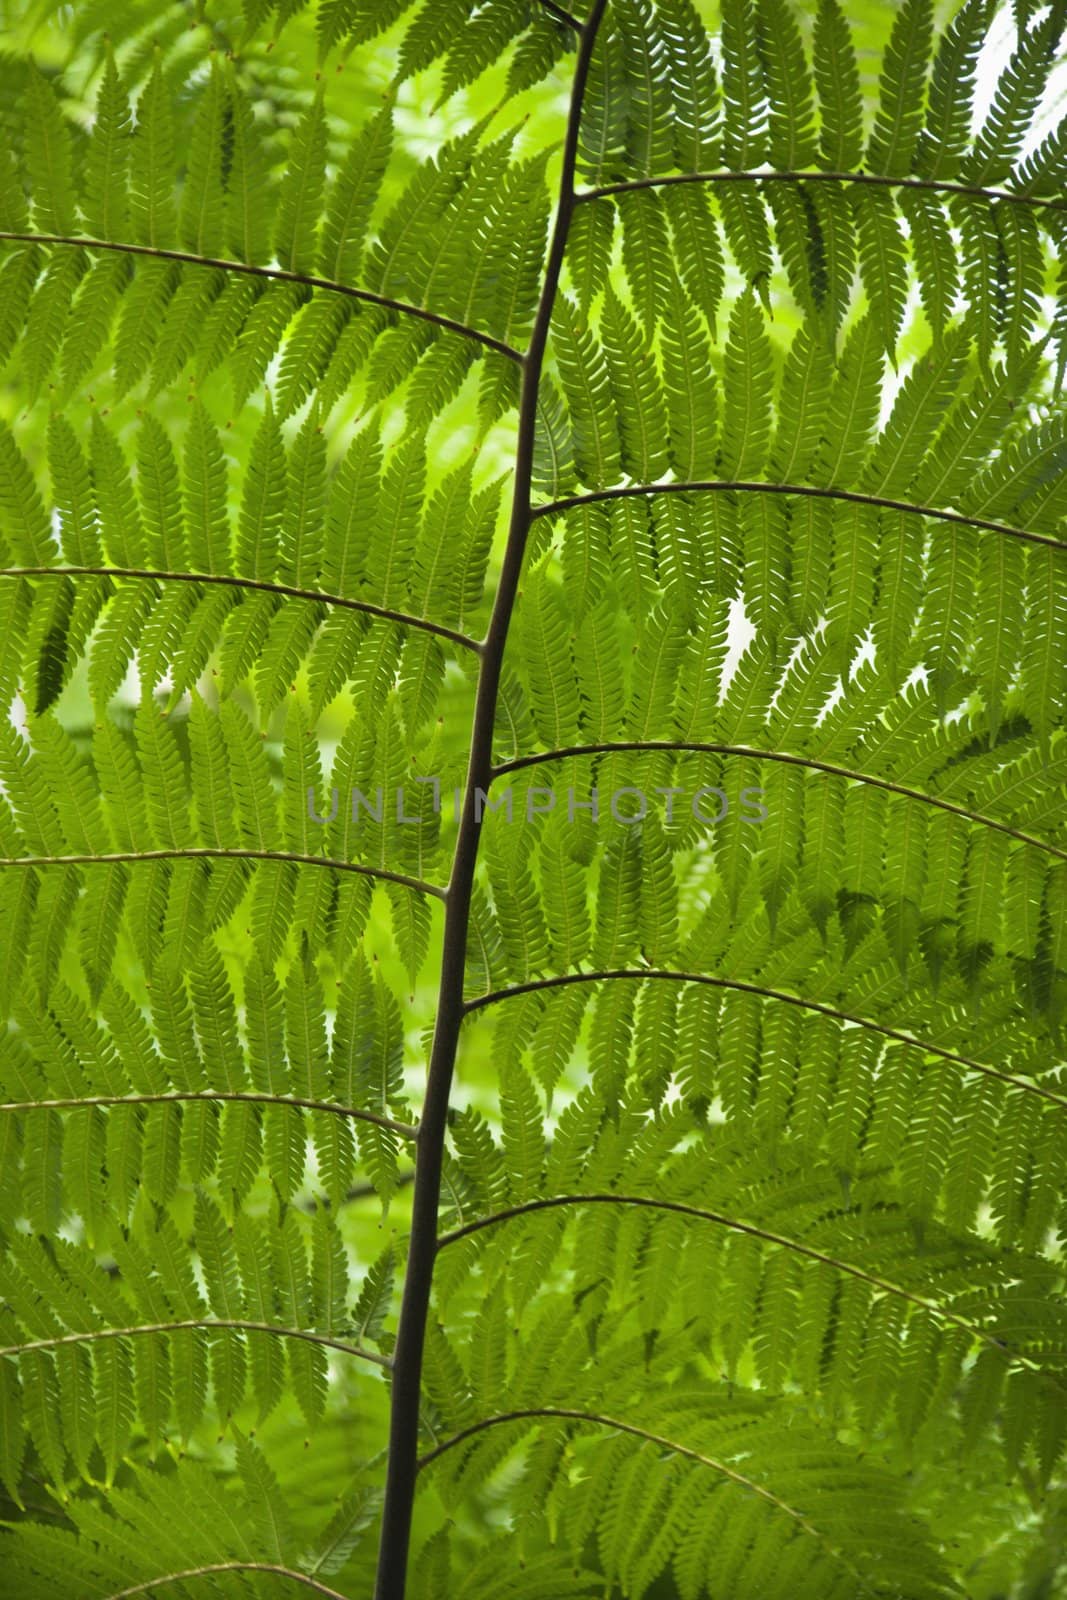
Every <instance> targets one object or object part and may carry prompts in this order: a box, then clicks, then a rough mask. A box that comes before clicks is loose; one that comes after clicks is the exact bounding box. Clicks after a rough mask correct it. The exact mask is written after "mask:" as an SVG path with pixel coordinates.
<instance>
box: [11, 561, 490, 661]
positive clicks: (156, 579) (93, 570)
mask: <svg viewBox="0 0 1067 1600" xmlns="http://www.w3.org/2000/svg"><path fill="white" fill-rule="evenodd" d="M0 578H143V579H147V580H148V581H149V582H152V583H195V584H201V583H203V584H214V585H216V586H218V587H221V588H226V589H248V590H251V591H252V592H253V593H256V594H273V595H278V596H280V597H281V598H282V599H286V600H310V601H313V602H314V603H315V604H316V605H324V606H338V607H340V608H341V609H343V610H346V611H361V612H363V614H364V615H365V616H368V617H378V618H380V619H381V621H383V622H396V623H399V624H400V625H401V626H402V627H405V628H421V629H422V631H423V632H424V633H433V634H436V635H437V636H438V637H439V638H441V639H448V640H450V641H451V642H452V643H453V644H458V645H462V646H463V648H464V649H465V650H473V651H475V652H478V651H479V650H480V649H481V645H480V644H479V643H478V640H477V639H472V638H471V637H470V635H469V634H466V633H460V632H459V631H458V629H456V628H448V627H446V626H445V625H444V624H443V623H440V622H430V621H429V620H428V619H427V618H426V617H416V616H413V615H412V614H411V613H410V612H407V611H392V610H390V609H389V607H388V606H379V605H375V604H374V603H373V601H370V600H354V599H352V598H351V597H350V596H348V595H341V594H326V593H323V592H321V591H320V590H318V589H301V588H298V587H297V586H296V585H295V584H291V583H272V582H269V581H268V580H267V579H265V578H241V577H238V576H236V575H235V574H234V573H230V572H162V571H158V570H156V569H155V568H152V567H103V566H100V567H0Z"/></svg>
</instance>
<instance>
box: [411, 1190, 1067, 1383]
mask: <svg viewBox="0 0 1067 1600" xmlns="http://www.w3.org/2000/svg"><path fill="white" fill-rule="evenodd" d="M594 1205H599V1206H605V1205H613V1206H640V1207H643V1208H646V1209H648V1210H652V1211H672V1212H675V1213H677V1214H678V1215H679V1216H683V1217H694V1218H696V1219H697V1220H698V1221H701V1222H714V1223H717V1224H718V1226H719V1227H722V1228H727V1229H729V1231H730V1232H731V1233H743V1234H746V1235H748V1237H749V1238H752V1239H761V1240H762V1241H763V1242H764V1243H765V1244H775V1245H780V1246H781V1247H782V1248H783V1249H784V1250H791V1251H792V1252H793V1253H794V1254H795V1255H800V1256H806V1257H807V1258H808V1259H809V1260H810V1261H818V1262H819V1263H821V1265H822V1266H824V1267H831V1268H833V1269H834V1270H835V1271H837V1272H843V1273H847V1274H848V1275H849V1276H850V1277H853V1278H858V1279H859V1280H860V1281H861V1282H862V1283H868V1284H870V1285H871V1286H872V1288H875V1289H879V1290H881V1291H882V1292H883V1293H885V1294H890V1295H895V1296H896V1297H897V1298H899V1299H901V1300H907V1301H909V1302H910V1303H911V1304H912V1305H915V1306H919V1307H920V1308H921V1309H922V1310H923V1311H927V1312H929V1314H930V1315H931V1316H933V1317H938V1318H940V1319H941V1320H942V1321H944V1322H950V1323H952V1324H954V1326H955V1327H957V1328H961V1329H962V1330H963V1332H964V1333H966V1334H968V1335H969V1336H970V1337H971V1338H972V1339H976V1340H981V1341H983V1342H984V1343H985V1344H987V1345H990V1346H991V1347H992V1348H993V1349H994V1350H996V1351H998V1352H999V1353H1000V1354H1001V1355H1003V1356H1004V1357H1005V1358H1006V1359H1009V1360H1013V1361H1018V1362H1019V1363H1020V1365H1022V1366H1026V1367H1029V1368H1031V1369H1032V1370H1033V1371H1035V1372H1038V1371H1042V1370H1043V1368H1042V1367H1041V1365H1040V1363H1039V1362H1036V1361H1032V1360H1031V1359H1030V1357H1029V1356H1024V1355H1023V1354H1021V1353H1020V1352H1016V1351H1014V1350H1012V1349H1011V1348H1010V1346H1008V1345H1006V1344H1005V1343H1004V1341H1003V1340H1001V1339H998V1338H997V1336H996V1335H995V1334H992V1333H988V1332H987V1331H986V1330H985V1329H984V1328H980V1327H978V1326H977V1325H976V1324H975V1323H973V1322H968V1320H967V1318H966V1317H961V1316H960V1315H959V1314H958V1313H957V1312H955V1311H949V1310H947V1309H946V1308H945V1307H944V1306H942V1305H940V1304H938V1302H937V1301H936V1300H928V1299H927V1298H926V1296H925V1295H921V1294H916V1293H915V1292H914V1291H913V1290H911V1289H904V1288H902V1287H901V1285H900V1284H898V1283H891V1282H890V1281H889V1279H888V1278H882V1277H879V1276H878V1274H877V1273H874V1272H867V1271H865V1270H864V1268H863V1267H857V1266H855V1265H854V1264H853V1263H852V1262H850V1261H842V1260H840V1259H839V1258H838V1257H837V1256H831V1255H828V1254H827V1253H826V1252H825V1251H823V1250H817V1249H816V1248H815V1247H814V1246H813V1245H807V1244H802V1243H801V1241H800V1240H799V1239H790V1238H787V1237H786V1235H785V1234H781V1233H772V1232H771V1231H770V1230H769V1229H767V1228H759V1227H757V1226H756V1225H755V1224H754V1223H751V1222H739V1221H738V1220H737V1219H736V1218H735V1217H728V1216H726V1215H725V1214H724V1213H723V1212H721V1211H709V1210H707V1209H706V1208H705V1207H703V1206H692V1205H687V1204H685V1203H684V1202H683V1201H681V1200H656V1199H651V1198H649V1197H648V1196H647V1195H630V1194H565V1195H557V1196H555V1197H552V1198H548V1199H541V1200H527V1201H526V1202H525V1203H524V1204H522V1205H517V1206H507V1207H505V1209H504V1210H502V1211H494V1212H493V1213H492V1214H491V1215H489V1216H485V1217H477V1218H475V1219H474V1221H473V1222H465V1223H463V1225H462V1226H461V1227H458V1228H453V1229H452V1230H451V1231H450V1232H449V1233H443V1234H442V1235H441V1237H440V1238H439V1239H438V1241H437V1247H438V1249H439V1250H443V1249H444V1247H445V1245H448V1244H454V1243H456V1241H457V1240H459V1239H465V1238H468V1237H469V1236H470V1235H472V1234H476V1233H480V1232H481V1231H482V1230H483V1229H484V1228H491V1227H495V1226H496V1224H497V1223H498V1222H509V1221H510V1220H511V1219H512V1218H513V1217H521V1216H526V1215H528V1214H529V1213H531V1212H535V1211H552V1210H556V1209H557V1208H559V1207H561V1206H594Z"/></svg>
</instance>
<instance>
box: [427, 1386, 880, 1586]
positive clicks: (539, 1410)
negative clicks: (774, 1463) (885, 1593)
mask: <svg viewBox="0 0 1067 1600" xmlns="http://www.w3.org/2000/svg"><path fill="white" fill-rule="evenodd" d="M539 1417H546V1418H552V1417H555V1418H558V1419H559V1420H561V1421H564V1422H588V1423H592V1424H593V1425H594V1426H595V1427H599V1428H617V1429H618V1431H619V1432H620V1433H628V1434H630V1435H632V1437H633V1438H635V1439H641V1440H643V1441H644V1443H646V1444H654V1445H657V1446H658V1447H659V1448H660V1449H661V1450H669V1451H670V1452H671V1453H672V1454H673V1455H676V1456H684V1457H685V1459H686V1460H687V1461H695V1462H696V1463H697V1464H698V1465H699V1466H702V1467H711V1468H712V1469H713V1471H715V1472H720V1473H722V1475H723V1477H726V1478H729V1479H730V1481H731V1482H732V1483H736V1484H737V1485H738V1486H739V1487H740V1488H742V1489H748V1490H749V1491H750V1492H751V1493H752V1494H755V1495H758V1496H759V1498H760V1499H761V1500H765V1501H766V1502H767V1504H768V1505H772V1506H773V1507H774V1508H775V1510H776V1511H781V1512H783V1513H784V1514H785V1515H786V1516H788V1517H790V1518H792V1520H793V1521H794V1522H795V1523H796V1525H797V1527H798V1528H801V1529H802V1530H803V1531H804V1532H805V1533H807V1534H810V1535H811V1537H812V1538H814V1539H817V1540H818V1542H819V1543H820V1544H821V1545H822V1546H823V1549H824V1550H826V1551H827V1552H828V1553H829V1554H830V1555H831V1556H832V1557H833V1558H834V1560H835V1561H839V1562H840V1563H841V1565H842V1566H844V1567H845V1568H846V1569H847V1570H848V1572H850V1573H851V1574H852V1576H853V1577H854V1578H856V1580H857V1581H858V1582H859V1583H860V1584H861V1585H862V1588H863V1591H864V1593H866V1594H870V1593H871V1592H872V1591H871V1589H870V1586H869V1585H868V1584H867V1582H866V1580H865V1579H864V1578H863V1575H862V1574H861V1573H860V1572H859V1571H857V1569H856V1568H855V1567H853V1566H852V1564H851V1562H850V1561H848V1559H847V1558H846V1557H845V1556H844V1555H842V1553H841V1551H840V1550H838V1549H837V1548H836V1546H834V1545H832V1544H831V1543H830V1542H829V1541H828V1540H827V1538H826V1536H825V1534H822V1533H820V1532H819V1530H818V1528H816V1527H815V1525H814V1524H813V1523H811V1522H809V1521H808V1519H807V1517H805V1516H804V1514H803V1512H801V1511H798V1510H797V1509H796V1507H795V1506H791V1505H790V1504H789V1502H788V1501H787V1500H783V1499H782V1498H781V1497H780V1496H779V1495H776V1494H775V1493H774V1492H773V1490H771V1489H768V1488H766V1487H765V1486H764V1485H763V1484H762V1483H756V1481H755V1480H754V1479H753V1478H748V1477H746V1476H745V1474H744V1473H743V1472H738V1471H737V1469H736V1467H730V1466H727V1464H726V1463H725V1462H724V1461H718V1460H716V1458H715V1457H714V1456H706V1455H704V1454H703V1453H702V1452H701V1451H699V1450H694V1449H692V1448H691V1446H689V1445H684V1444H678V1442H677V1441H676V1440H674V1439H666V1438H664V1436H663V1435H662V1434H659V1433H650V1432H649V1431H648V1429H647V1428H641V1427H638V1426H637V1424H636V1423H633V1422H623V1421H622V1420H621V1419H620V1418H618V1417H607V1416H604V1415H603V1413H602V1412H599V1411H578V1410H572V1409H571V1408H570V1407H567V1406H530V1407H527V1408H525V1409H523V1410H520V1411H504V1412H501V1413H500V1414H499V1415H498V1416H495V1417H483V1418H482V1420H481V1421H480V1422H472V1423H471V1425H470V1426H469V1427H467V1428H463V1429H461V1430H460V1432H459V1433H455V1434H453V1435H452V1437H451V1438H450V1439H445V1440H443V1441H442V1443H441V1444H439V1445H437V1446H436V1447H435V1448H434V1449H433V1450H429V1451H427V1453H426V1454H425V1455H424V1456H422V1457H420V1459H419V1470H420V1471H422V1470H423V1469H424V1468H425V1467H428V1466H429V1465H430V1463H431V1462H433V1461H436V1460H437V1459H438V1457H440V1456H443V1455H444V1454H445V1452H446V1451H448V1450H451V1449H453V1448H454V1446H456V1445H458V1444H463V1443H465V1442H466V1440H468V1439H473V1438H474V1437H475V1436H476V1435H477V1434H479V1433H484V1432H485V1431H486V1430H487V1429H488V1428H495V1427H498V1426H499V1425H500V1424H501V1423H505V1422H526V1421H530V1420H535V1419H537V1418H539Z"/></svg>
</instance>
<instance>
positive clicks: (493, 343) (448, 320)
mask: <svg viewBox="0 0 1067 1600" xmlns="http://www.w3.org/2000/svg"><path fill="white" fill-rule="evenodd" d="M0 242H6V243H8V244H44V245H73V246H75V247H77V248H80V249H82V250H112V251H115V252H116V253H117V254H118V255H126V256H148V257H149V258H150V259H151V260H153V261H176V262H178V263H179V264H180V265H182V266H187V267H209V268H211V269H212V270H214V271H216V272H237V273H241V274H243V275H244V276H245V277H247V278H266V279H268V280H269V281H270V282H272V283H294V284H297V285H299V286H300V287H301V288H305V289H326V290H328V291H329V292H330V293H332V294H340V295H345V296H346V297H347V298H348V299H349V300H364V301H366V302H367V304H368V305H372V306H382V307H384V309H385V310H387V311H399V312H400V313H402V314H403V315H404V316H406V317H417V318H418V319H419V321H420V322H432V323H433V324H434V325H435V326H436V327H438V328H447V329H448V331H449V332H450V333H458V334H461V335H462V336H463V338H464V339H473V340H474V341H475V343H477V344H482V345H485V346H486V348H487V349H489V350H495V351H496V352H497V353H498V354H499V355H502V356H507V357H508V358H509V359H510V360H512V361H521V360H522V354H521V352H520V351H518V350H515V349H513V347H512V346H511V345H510V344H505V342H504V340H503V339H496V338H494V337H493V335H492V334H491V333H481V332H480V331H479V330H478V329H477V328H468V327H467V325H466V323H464V322H456V321H455V319H454V318H453V317H442V316H439V315H438V314H437V312H436V311H427V310H426V308H425V307H424V306H413V305H409V304H408V303H407V302H406V301H404V300H393V299H390V297H389V296H388V295H385V294H375V292H374V291H373V290H372V289H354V288H353V287H352V285H351V284H348V283H334V282H333V281H332V279H330V278H316V277H314V276H313V275H312V274H310V273H306V272H289V271H287V270H286V268H284V267H257V266H253V265H252V264H251V263H250V262H248V261H228V260H226V259H225V257H221V256H198V255H194V254H193V253H192V252H191V251H188V250H164V249H161V248H160V247H159V246H158V245H152V244H128V243H126V242H125V241H122V240H118V239H82V238H79V237H78V235H77V234H66V233H12V232H8V231H4V232H0Z"/></svg>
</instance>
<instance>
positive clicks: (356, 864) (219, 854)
mask: <svg viewBox="0 0 1067 1600" xmlns="http://www.w3.org/2000/svg"><path fill="white" fill-rule="evenodd" d="M230 860H233V861H292V862H295V863H296V864H297V865H298V866H303V867H332V868H333V870H334V871H335V872H355V873H357V874H358V875H359V876H360V877H363V878H382V879H383V880H384V881H385V882H386V883H399V884H402V885H403V887H404V888H405V889H414V890H415V891H416V892H417V893H419V894H428V895H432V896H433V898H434V899H435V900H444V899H445V898H446V897H447V894H448V891H447V889H442V888H441V887H440V886H439V885H438V884H436V883H424V882H423V880H422V879H421V878H409V877H408V875H407V874H406V873H404V872H391V871H390V870H389V868H388V867H365V866H364V865H363V863H362V862H360V861H338V860H336V859H335V858H334V857H333V856H309V855H304V854H302V853H301V851H299V850H245V849H233V850H226V849H222V848H221V847H219V848H216V847H215V846H214V845H190V846H189V847H188V848H179V847H175V848H173V849H169V848H168V849H165V850H112V851H108V852H105V853H104V854H102V855H84V854H79V855H56V856H0V867H94V866H100V865H102V864H103V865H106V864H114V863H115V862H122V861H125V862H129V863H136V862H139V861H230Z"/></svg>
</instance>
